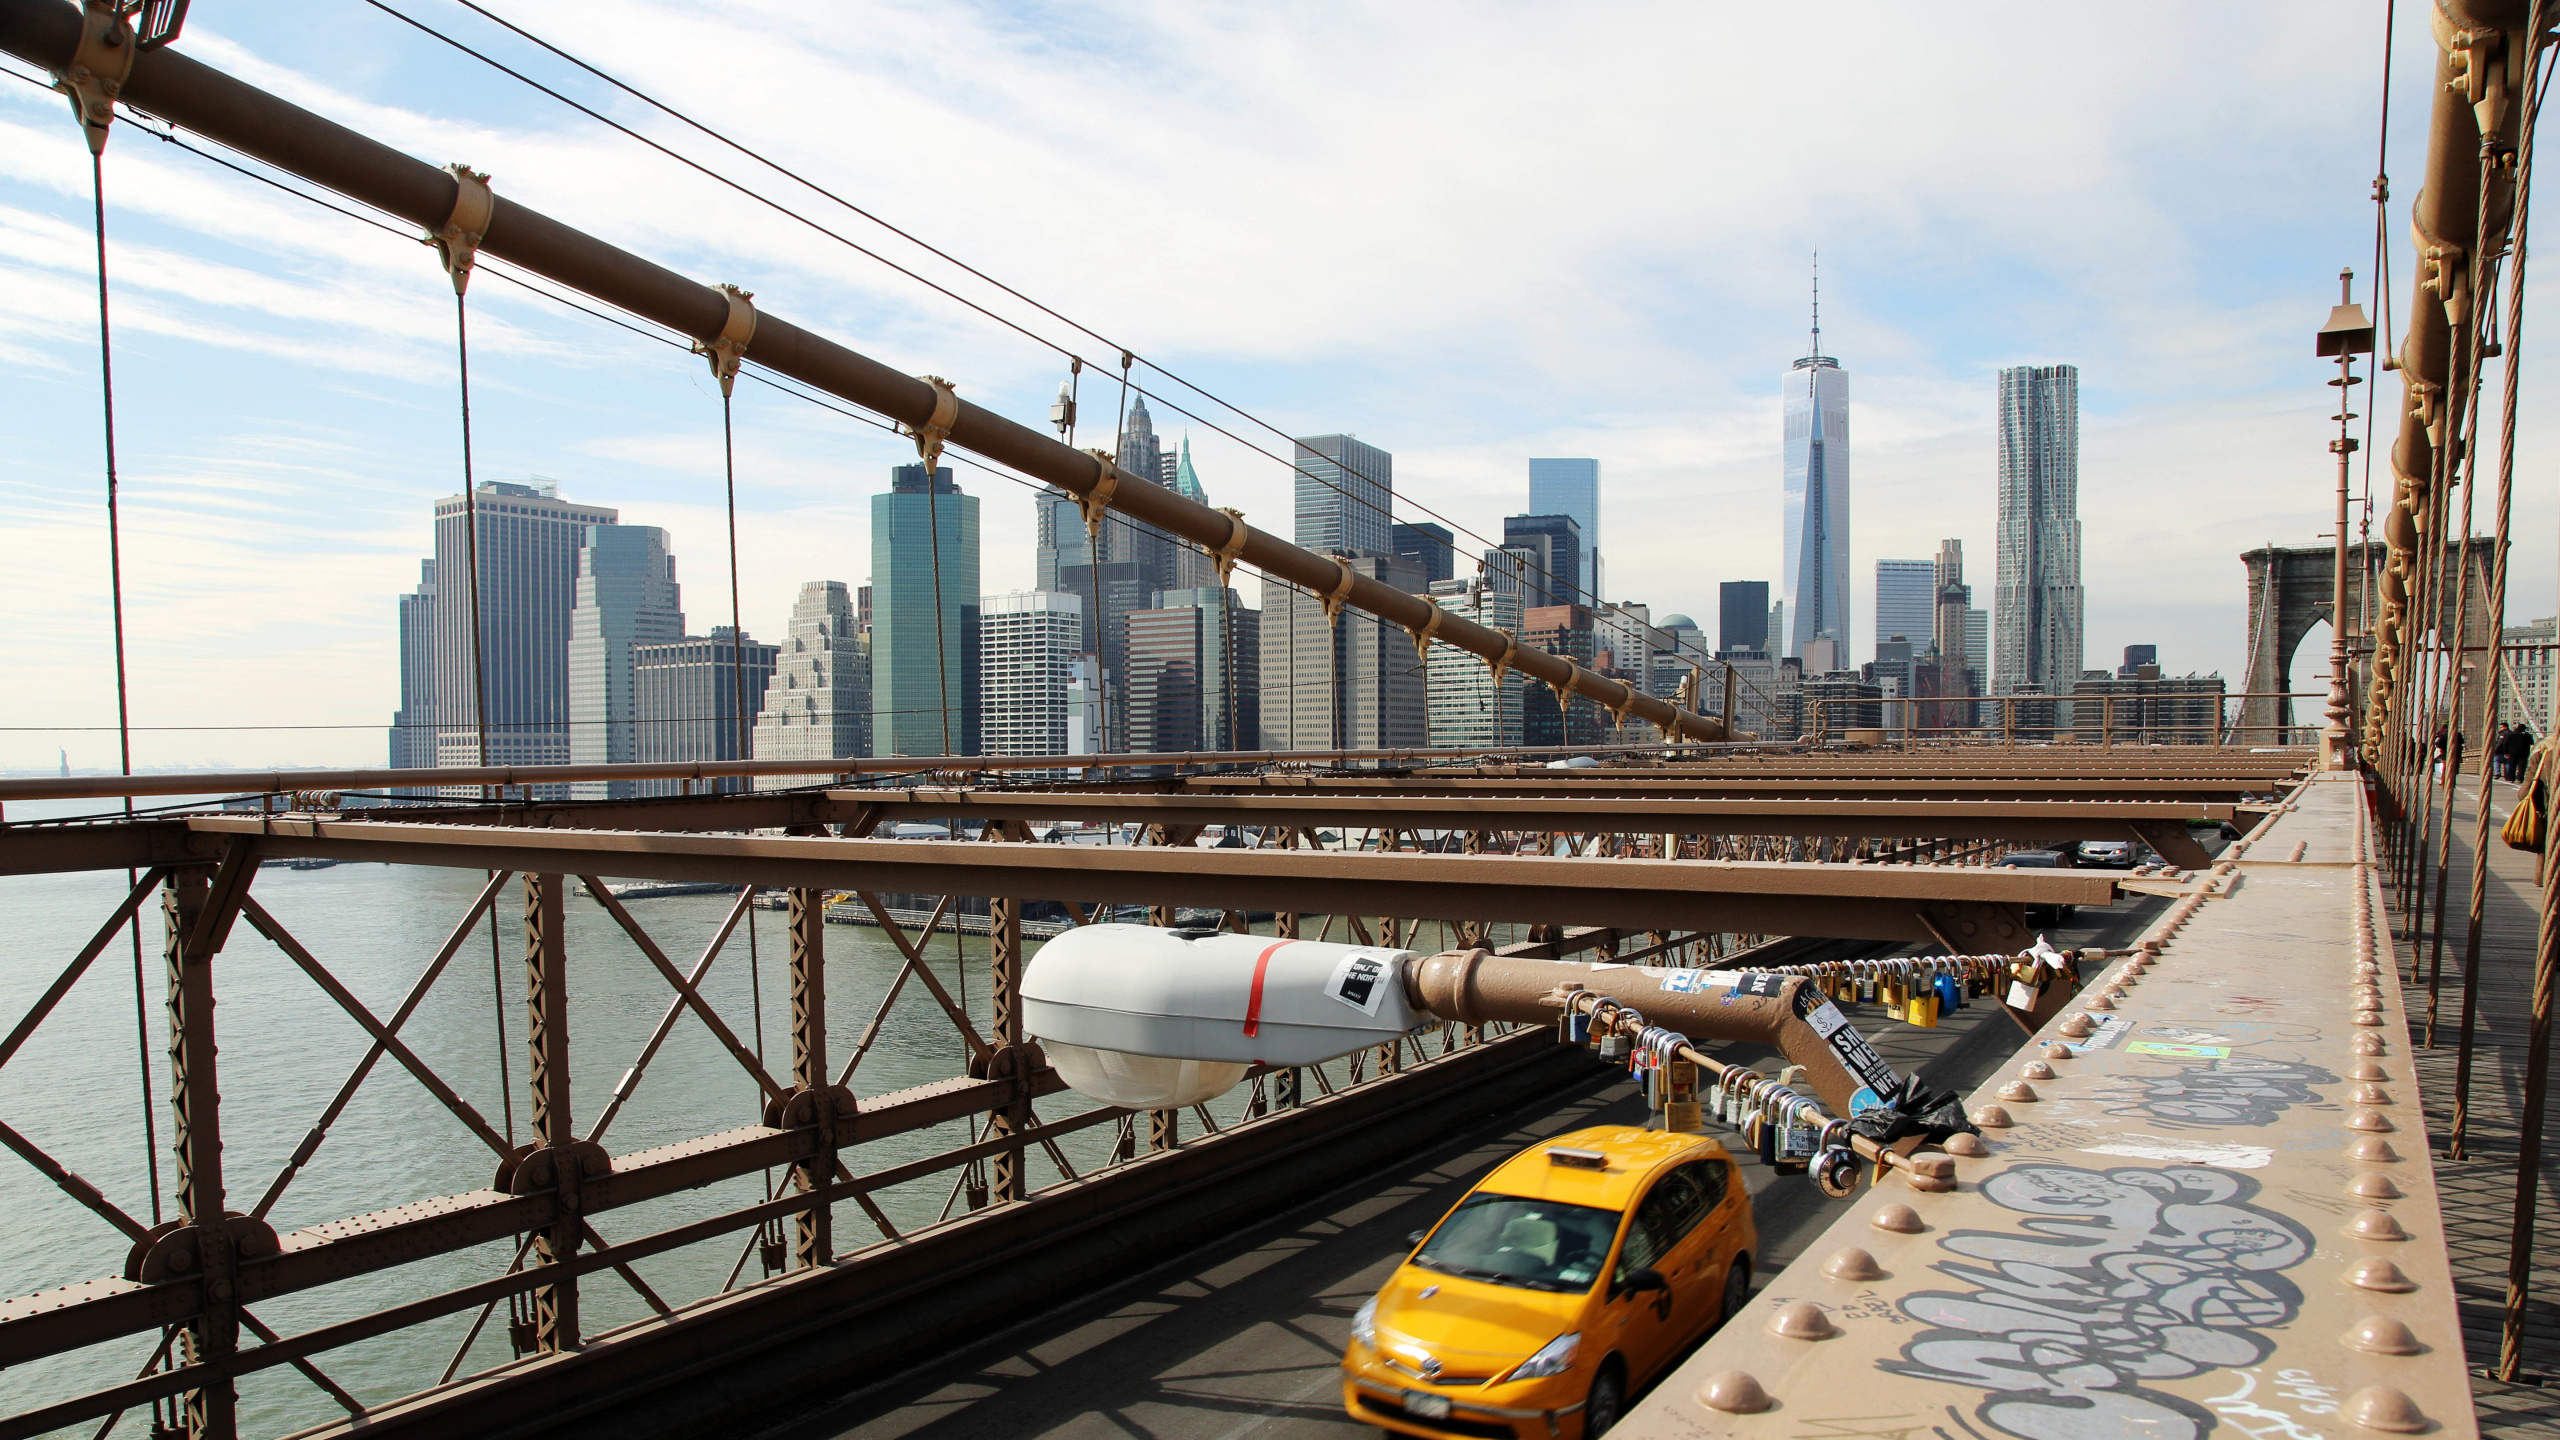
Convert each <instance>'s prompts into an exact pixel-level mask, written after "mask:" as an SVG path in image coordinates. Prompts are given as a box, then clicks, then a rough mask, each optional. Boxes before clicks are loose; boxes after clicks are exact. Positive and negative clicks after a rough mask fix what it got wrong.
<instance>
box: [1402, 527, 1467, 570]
mask: <svg viewBox="0 0 2560 1440" xmlns="http://www.w3.org/2000/svg"><path fill="white" fill-rule="evenodd" d="M1390 534H1391V537H1392V543H1393V544H1394V546H1395V553H1397V554H1398V555H1401V556H1403V557H1404V558H1406V559H1407V560H1410V561H1412V562H1414V563H1415V564H1417V565H1419V566H1421V567H1422V579H1423V582H1424V583H1425V584H1430V585H1437V584H1439V583H1440V582H1441V581H1443V580H1448V579H1453V578H1455V577H1456V575H1457V573H1458V549H1457V546H1458V537H1456V536H1454V535H1452V534H1450V533H1449V527H1448V526H1446V525H1434V524H1432V523H1431V522H1429V521H1427V520H1424V521H1417V522H1415V523H1413V524H1410V525H1407V524H1398V525H1396V526H1395V527H1394V529H1393V530H1392V531H1391V532H1390Z"/></svg>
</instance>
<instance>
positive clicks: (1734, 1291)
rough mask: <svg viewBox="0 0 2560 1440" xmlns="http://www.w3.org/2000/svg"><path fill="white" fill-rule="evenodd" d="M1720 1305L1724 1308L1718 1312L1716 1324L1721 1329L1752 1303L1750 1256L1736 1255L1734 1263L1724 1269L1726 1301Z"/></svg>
mask: <svg viewBox="0 0 2560 1440" xmlns="http://www.w3.org/2000/svg"><path fill="white" fill-rule="evenodd" d="M1720 1303H1721V1306H1722V1308H1720V1309H1718V1310H1717V1311H1716V1324H1717V1326H1719V1327H1721V1326H1722V1325H1723V1324H1724V1322H1726V1321H1727V1320H1730V1319H1732V1318H1733V1317H1734V1316H1736V1315H1739V1314H1741V1313H1742V1307H1743V1306H1745V1305H1748V1304H1750V1303H1751V1257H1750V1256H1748V1255H1736V1256H1734V1257H1733V1263H1732V1264H1730V1265H1727V1266H1726V1267H1724V1299H1723V1300H1722V1301H1721V1302H1720Z"/></svg>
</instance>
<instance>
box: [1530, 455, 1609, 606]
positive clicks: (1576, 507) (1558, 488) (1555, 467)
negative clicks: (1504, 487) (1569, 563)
mask: <svg viewBox="0 0 2560 1440" xmlns="http://www.w3.org/2000/svg"><path fill="white" fill-rule="evenodd" d="M1529 513H1530V514H1532V515H1570V516H1572V517H1573V523H1574V524H1576V525H1578V526H1580V527H1582V553H1581V556H1580V558H1579V560H1578V561H1577V562H1576V566H1577V570H1578V573H1580V574H1581V575H1582V577H1583V585H1584V588H1585V589H1587V590H1589V591H1590V593H1589V594H1588V595H1585V596H1582V597H1580V598H1578V599H1577V600H1576V601H1575V602H1574V603H1576V604H1582V605H1594V604H1598V603H1599V601H1600V599H1601V595H1600V462H1599V461H1597V460H1532V461H1530V462H1529Z"/></svg>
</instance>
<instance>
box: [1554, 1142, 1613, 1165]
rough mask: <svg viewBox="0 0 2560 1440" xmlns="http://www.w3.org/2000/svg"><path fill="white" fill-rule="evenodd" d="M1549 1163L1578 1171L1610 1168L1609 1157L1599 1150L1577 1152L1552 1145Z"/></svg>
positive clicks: (1565, 1147)
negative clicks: (1567, 1166)
mask: <svg viewBox="0 0 2560 1440" xmlns="http://www.w3.org/2000/svg"><path fill="white" fill-rule="evenodd" d="M1547 1163H1548V1164H1550V1165H1570V1166H1572V1167H1573V1168H1574V1169H1576V1170H1606V1169H1608V1168H1609V1157H1608V1156H1606V1155H1603V1154H1601V1153H1600V1152H1599V1151H1597V1150H1576V1149H1571V1148H1569V1147H1567V1146H1563V1145H1550V1146H1548V1147H1547Z"/></svg>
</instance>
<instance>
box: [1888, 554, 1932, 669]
mask: <svg viewBox="0 0 2560 1440" xmlns="http://www.w3.org/2000/svg"><path fill="white" fill-rule="evenodd" d="M1937 626H1938V566H1937V562H1935V561H1932V560H1879V561H1877V562H1876V643H1877V644H1879V645H1882V644H1883V643H1884V642H1886V641H1887V640H1890V639H1892V638H1893V637H1894V636H1896V635H1899V636H1901V637H1902V638H1903V639H1905V640H1908V641H1910V642H1911V643H1912V646H1913V648H1914V650H1915V651H1917V650H1926V649H1927V648H1928V647H1929V641H1930V638H1931V637H1932V636H1933V635H1935V634H1936V633H1937ZM1876 653H1877V655H1878V656H1879V657H1881V656H1882V655H1883V653H1884V652H1882V651H1878V652H1876Z"/></svg>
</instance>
